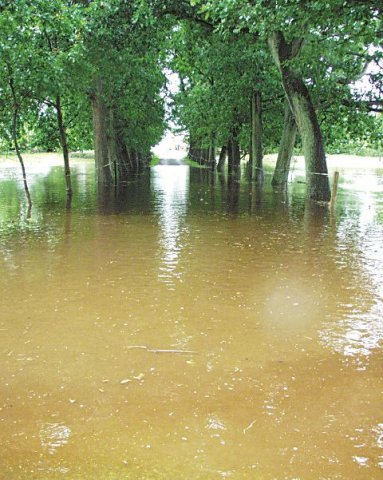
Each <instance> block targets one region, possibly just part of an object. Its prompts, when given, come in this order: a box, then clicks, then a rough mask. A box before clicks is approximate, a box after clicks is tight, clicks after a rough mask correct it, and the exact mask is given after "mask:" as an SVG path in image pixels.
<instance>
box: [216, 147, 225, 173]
mask: <svg viewBox="0 0 383 480" xmlns="http://www.w3.org/2000/svg"><path fill="white" fill-rule="evenodd" d="M226 157H227V146H226V145H224V146H223V147H222V148H221V151H220V153H219V159H218V165H217V170H218V171H219V172H222V170H223V169H224V167H225V162H226Z"/></svg>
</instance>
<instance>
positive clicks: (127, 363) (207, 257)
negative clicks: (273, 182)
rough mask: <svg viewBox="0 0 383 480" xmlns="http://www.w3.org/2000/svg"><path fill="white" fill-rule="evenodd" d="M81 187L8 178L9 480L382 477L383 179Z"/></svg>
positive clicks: (1, 232) (2, 287)
mask: <svg viewBox="0 0 383 480" xmlns="http://www.w3.org/2000/svg"><path fill="white" fill-rule="evenodd" d="M15 168H16V167H15ZM75 174H76V175H75V179H74V190H75V196H74V198H73V201H72V205H71V208H69V206H67V208H65V197H64V195H63V189H64V185H63V182H62V169H61V168H59V167H54V168H52V169H46V171H44V172H39V171H35V172H33V174H32V175H31V176H30V181H31V191H32V196H33V199H34V207H33V210H32V215H31V218H27V212H26V209H25V205H24V199H23V195H22V190H21V185H20V182H19V179H18V178H17V175H18V173H17V170H16V169H14V168H10V167H8V168H7V169H3V171H2V177H1V182H0V239H1V244H0V292H1V301H0V359H1V363H0V445H1V449H0V478H1V479H6V480H16V479H21V480H26V479H28V480H29V479H39V480H40V479H41V480H43V479H56V478H60V479H61V478H62V479H68V480H71V479H110V480H111V479H169V480H173V479H174V480H175V479H177V480H178V479H220V478H230V479H265V480H268V479H291V480H293V479H302V480H303V479H378V478H382V477H383V402H382V398H383V378H382V373H383V350H382V338H383V241H382V239H383V172H382V170H374V171H365V170H363V171H362V170H355V171H349V172H347V171H345V172H341V179H342V183H341V185H340V190H339V197H338V202H337V205H336V209H335V211H334V212H333V213H331V212H330V211H329V210H328V208H327V206H326V207H325V206H312V205H310V204H308V203H307V202H306V201H305V199H304V185H302V184H299V183H294V184H292V185H291V186H290V192H289V194H288V195H285V194H283V193H278V192H272V190H271V189H270V187H269V186H268V184H269V180H270V179H269V178H268V179H267V182H266V186H265V189H264V191H263V192H259V191H257V190H256V188H255V187H254V186H252V185H251V184H249V183H248V182H246V181H245V180H243V181H240V182H239V181H237V180H235V179H232V180H228V179H227V178H224V177H214V176H211V175H209V174H207V173H206V172H204V171H200V170H194V169H192V170H189V167H187V166H173V165H159V166H157V167H155V168H154V169H152V172H151V175H150V176H141V177H140V178H138V179H136V180H133V181H132V182H131V183H130V184H129V185H127V186H125V187H124V188H122V189H119V190H118V191H109V192H98V193H97V192H96V190H95V187H94V183H93V169H92V166H91V164H90V163H86V162H85V163H84V164H81V163H79V164H78V165H77V166H76V168H75Z"/></svg>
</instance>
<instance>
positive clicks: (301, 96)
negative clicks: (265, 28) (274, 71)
mask: <svg viewBox="0 0 383 480" xmlns="http://www.w3.org/2000/svg"><path fill="white" fill-rule="evenodd" d="M301 44H302V40H296V41H293V42H291V43H287V42H286V40H285V37H284V36H283V33H282V32H275V33H274V34H272V35H271V36H270V37H269V47H270V50H271V53H272V56H273V58H274V61H275V64H276V65H277V67H278V69H279V71H280V73H281V76H282V82H283V87H284V90H285V93H286V96H287V99H288V102H289V105H290V108H291V110H292V112H293V114H294V117H295V121H296V122H297V126H298V130H299V133H300V136H301V139H302V145H303V153H304V157H305V163H306V178H307V185H308V194H309V197H310V198H311V199H313V200H317V201H329V200H330V197H331V193H330V184H329V179H328V171H327V163H326V156H325V151H324V146H323V140H322V134H321V130H320V127H319V122H318V118H317V115H316V112H315V109H314V105H313V103H312V100H311V97H310V93H309V91H308V89H307V87H306V85H305V83H304V81H303V79H302V77H301V75H300V74H299V73H298V72H296V71H294V70H293V68H292V67H291V66H290V65H289V61H290V60H291V59H292V58H294V56H296V55H297V53H298V51H299V48H300V46H301Z"/></svg>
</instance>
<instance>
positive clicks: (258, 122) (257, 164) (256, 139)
mask: <svg viewBox="0 0 383 480" xmlns="http://www.w3.org/2000/svg"><path fill="white" fill-rule="evenodd" d="M251 158H252V167H253V168H252V173H251V176H252V178H253V177H255V179H256V181H257V183H262V182H263V178H264V173H263V152H262V99H261V92H260V91H259V90H256V91H254V93H253V95H252V97H251ZM254 170H255V172H254Z"/></svg>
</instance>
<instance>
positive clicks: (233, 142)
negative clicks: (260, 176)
mask: <svg viewBox="0 0 383 480" xmlns="http://www.w3.org/2000/svg"><path fill="white" fill-rule="evenodd" d="M238 135H239V128H238V126H234V127H232V129H231V135H230V138H229V141H228V144H227V153H228V156H227V158H228V165H227V166H228V173H229V174H231V173H235V172H237V171H238V170H239V169H240V166H241V150H240V145H239V140H238Z"/></svg>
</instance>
